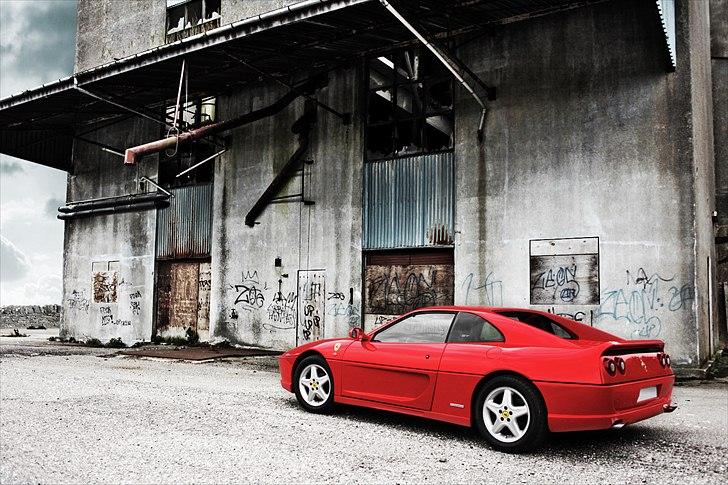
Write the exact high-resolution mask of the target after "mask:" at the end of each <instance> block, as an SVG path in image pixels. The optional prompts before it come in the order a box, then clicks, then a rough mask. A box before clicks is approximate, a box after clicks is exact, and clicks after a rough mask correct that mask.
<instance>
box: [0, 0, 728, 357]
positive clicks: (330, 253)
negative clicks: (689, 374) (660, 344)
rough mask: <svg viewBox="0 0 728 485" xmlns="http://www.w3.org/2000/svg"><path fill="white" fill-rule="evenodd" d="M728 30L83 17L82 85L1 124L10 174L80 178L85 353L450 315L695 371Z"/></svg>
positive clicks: (702, 341)
mask: <svg viewBox="0 0 728 485" xmlns="http://www.w3.org/2000/svg"><path fill="white" fill-rule="evenodd" d="M727 11H728V2H726V0H710V1H708V0H705V1H703V0H699V1H684V0H674V1H673V0H657V1H655V0H641V1H632V0H603V1H598V0H594V1H575V0H548V1H538V2H536V1H531V0H507V1H501V2H496V3H493V2H488V1H481V0H475V1H472V2H455V1H452V2H451V1H448V2H442V1H435V0H428V1H418V2H391V3H387V2H379V1H374V0H308V1H304V2H298V3H293V2H286V1H284V0H274V1H247V2H237V1H232V0H188V1H179V0H167V1H166V2H165V1H164V0H127V1H125V2H119V1H115V0H78V33H77V48H76V68H75V74H74V75H73V76H71V77H69V78H66V79H61V80H59V81H58V82H55V83H52V84H49V85H46V86H42V87H40V88H38V89H35V90H32V91H28V92H25V93H20V94H18V95H17V96H12V97H10V98H6V99H4V100H2V101H0V128H1V130H2V132H1V136H2V138H1V140H2V152H3V153H6V154H9V155H13V156H17V157H19V158H23V159H26V160H30V161H34V162H37V163H42V164H45V165H49V166H53V167H56V168H61V169H63V170H67V171H68V173H69V176H68V193H67V205H66V206H64V207H62V208H60V211H61V212H60V215H59V217H62V218H64V219H66V223H65V224H66V225H65V262H64V301H63V323H62V328H63V332H64V334H65V335H68V336H74V337H75V338H77V339H84V338H90V337H95V338H99V339H101V340H108V339H110V338H112V337H121V338H122V339H123V340H124V341H125V342H127V343H132V342H135V341H142V340H150V339H152V337H153V336H154V335H157V336H160V337H170V336H184V335H187V334H197V335H199V336H200V338H201V339H203V340H211V341H218V340H222V339H226V340H228V341H230V342H232V343H237V344H255V345H261V346H266V347H272V348H277V349H284V348H288V347H292V346H294V345H296V344H300V343H303V342H305V341H307V340H313V339H319V338H324V337H333V336H340V335H344V334H346V333H347V331H348V330H349V328H350V327H352V326H363V327H364V328H366V329H370V328H371V327H372V326H374V325H376V324H378V323H380V322H382V321H386V320H387V319H389V318H391V317H392V316H393V315H397V314H400V313H402V312H405V311H408V310H411V309H414V308H418V307H421V306H428V305H436V304H453V303H454V304H468V305H489V306H515V307H532V308H538V309H548V310H549V311H551V312H553V313H558V314H561V315H567V316H569V317H571V318H574V319H576V320H580V321H583V322H585V323H587V324H590V325H594V326H596V327H599V328H602V329H605V330H607V331H609V332H613V333H615V334H618V335H621V336H623V337H627V338H659V339H662V340H664V341H665V342H666V344H667V350H668V352H669V353H670V354H671V355H672V357H673V362H675V363H676V364H678V365H680V366H683V367H686V368H690V367H697V366H699V365H701V364H702V363H703V362H705V361H706V359H707V358H708V357H709V356H710V355H711V353H712V352H714V351H715V350H716V349H717V348H718V345H719V341H720V340H723V341H725V340H726V335H725V332H726V328H725V317H724V314H725V313H724V312H725V305H724V304H723V303H722V302H723V298H724V293H723V292H722V282H724V281H728V269H727V268H728V265H726V262H725V254H726V251H728V250H727V249H725V247H726V241H728V239H727V238H728V232H726V231H728V229H727V228H728V222H726V221H728V219H726V218H727V217H728V215H727V214H728V206H726V204H725V202H726V200H728V195H727V194H728V188H727V186H726V180H728V161H727V160H726V158H727V156H726V154H727V153H728V149H727V148H726V136H725V135H726V123H725V115H726V99H727V96H726V87H725V86H726V85H728V81H726V72H727V71H726V59H727V58H728V51H727V50H726V49H728V47H727V46H728V41H727V40H726V36H727V33H726V32H727V30H726V18H728V15H726V12H727ZM423 39H424V40H425V41H426V42H427V44H429V45H430V46H431V48H428V47H426V46H425V45H424V44H423V42H422V40H423ZM221 122H222V124H221ZM163 139H166V141H162V142H157V143H152V144H151V145H150V142H154V141H156V140H163ZM124 154H126V157H125V158H122V157H123V156H124ZM125 162H127V163H125ZM716 182H717V184H716ZM716 201H717V202H716ZM715 211H717V212H715ZM716 238H717V239H716ZM716 241H718V243H719V245H718V250H719V253H717V252H716ZM721 245H723V246H721ZM721 248H722V249H721ZM718 254H719V255H720V256H719V255H718ZM717 257H720V258H722V259H721V260H717V259H716V258H717Z"/></svg>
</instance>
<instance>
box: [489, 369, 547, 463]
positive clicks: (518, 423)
mask: <svg viewBox="0 0 728 485" xmlns="http://www.w3.org/2000/svg"><path fill="white" fill-rule="evenodd" d="M475 403H476V406H475V416H474V418H475V424H476V426H477V427H478V430H479V431H480V433H481V434H482V435H483V437H484V438H485V439H486V440H487V441H488V443H490V445H491V446H493V447H494V448H496V449H498V450H501V451H508V452H522V451H528V450H531V449H533V448H536V447H537V446H538V445H540V444H541V443H542V442H543V440H544V438H545V437H546V435H547V433H548V430H547V416H546V408H545V406H544V405H543V402H542V400H541V396H540V395H539V394H538V391H537V390H536V388H535V387H534V386H533V385H532V384H531V383H530V382H528V381H526V380H525V379H521V378H519V377H516V376H499V377H495V378H494V379H491V380H490V381H488V382H487V383H486V385H485V386H483V387H482V388H481V389H480V391H479V392H478V395H477V397H476V401H475Z"/></svg>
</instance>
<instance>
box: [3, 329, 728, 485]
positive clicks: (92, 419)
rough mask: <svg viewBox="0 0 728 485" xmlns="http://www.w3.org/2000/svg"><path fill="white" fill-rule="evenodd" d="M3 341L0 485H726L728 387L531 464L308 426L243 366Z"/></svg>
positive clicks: (718, 386) (420, 437)
mask: <svg viewBox="0 0 728 485" xmlns="http://www.w3.org/2000/svg"><path fill="white" fill-rule="evenodd" d="M72 350H73V349H71V351H69V348H68V347H64V348H63V352H60V351H58V348H57V347H53V346H45V345H44V344H38V345H37V346H34V345H27V344H26V345H24V344H21V343H17V344H16V343H8V341H7V340H6V339H3V340H1V341H0V483H3V484H5V483H30V482H34V483H98V482H104V483H109V482H112V483H120V482H123V483H173V482H182V483H191V482H195V483H240V482H267V483H281V482H285V483H290V482H307V483H323V482H335V483H343V482H347V483H348V482H356V483H373V482H379V483H472V482H487V483H491V482H498V483H556V482H558V483H586V482H589V483H625V482H627V483H656V482H661V483H662V482H666V483H721V482H723V480H725V478H726V477H727V476H728V461H727V459H726V457H728V385H727V384H726V383H715V382H713V383H708V384H691V385H682V386H678V387H677V388H676V389H675V400H676V402H677V404H678V405H679V408H678V410H677V411H676V412H674V413H672V414H666V415H662V416H659V417H656V418H653V419H651V420H648V421H645V422H643V423H640V424H636V425H632V426H627V427H625V428H623V429H621V430H614V431H605V432H586V433H569V434H557V435H552V437H551V439H550V441H549V443H548V444H547V445H546V447H544V448H543V449H541V450H540V451H539V452H538V453H534V454H529V455H508V454H503V453H499V452H496V451H493V450H491V449H490V448H488V447H487V446H486V445H485V444H484V443H483V441H481V439H480V438H479V437H478V435H477V434H476V433H475V432H474V431H472V430H470V429H467V428H462V427H459V426H454V425H448V424H443V423H437V422H434V421H428V420H424V419H418V418H412V417H406V416H400V415H396V414H390V413H385V412H378V411H371V410H365V409H360V408H354V407H339V408H338V409H337V412H336V413H335V414H333V415H330V416H318V415H312V414H307V413H305V412H304V411H303V410H301V409H300V408H299V407H298V405H297V403H296V401H295V398H294V397H293V396H292V395H290V394H288V393H287V392H286V391H284V390H283V389H282V388H281V387H280V384H279V382H278V375H277V374H276V373H274V372H270V371H269V370H265V369H266V368H265V366H263V367H255V366H254V365H251V361H247V362H245V363H241V362H239V361H225V362H215V363H189V362H180V361H169V360H152V359H141V358H136V357H125V356H115V355H111V354H110V352H109V351H107V350H106V349H83V350H82V352H84V353H83V354H81V355H79V354H78V352H73V351H72Z"/></svg>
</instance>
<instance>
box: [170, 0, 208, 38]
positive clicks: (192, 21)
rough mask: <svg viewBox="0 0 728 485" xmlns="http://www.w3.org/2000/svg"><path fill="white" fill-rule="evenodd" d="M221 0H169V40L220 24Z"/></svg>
mask: <svg viewBox="0 0 728 485" xmlns="http://www.w3.org/2000/svg"><path fill="white" fill-rule="evenodd" d="M220 2H221V0H167V42H174V41H176V40H179V39H182V38H184V37H188V36H190V35H194V34H199V33H201V32H206V31H208V30H210V29H214V28H216V27H219V26H220Z"/></svg>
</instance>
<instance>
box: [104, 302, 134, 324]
mask: <svg viewBox="0 0 728 485" xmlns="http://www.w3.org/2000/svg"><path fill="white" fill-rule="evenodd" d="M99 315H100V316H101V326H102V327H105V326H107V325H118V326H122V327H129V326H131V320H122V319H118V318H115V317H114V311H113V310H112V308H111V306H107V305H105V306H100V307H99Z"/></svg>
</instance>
